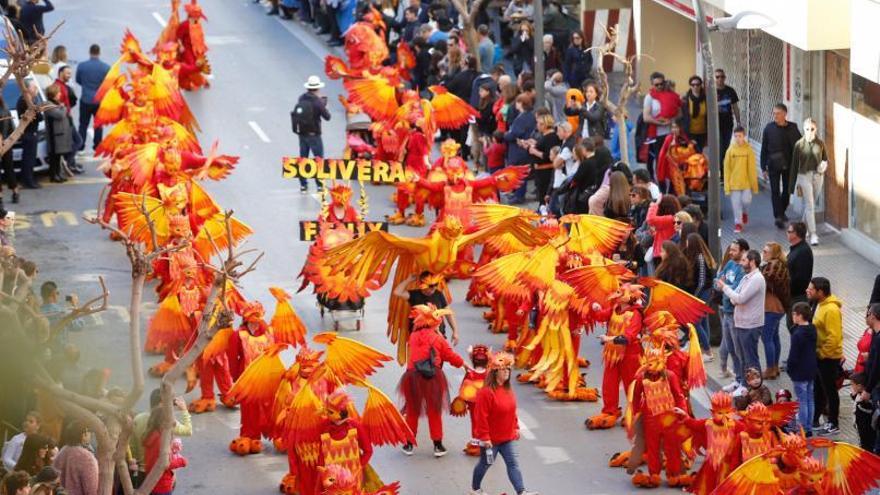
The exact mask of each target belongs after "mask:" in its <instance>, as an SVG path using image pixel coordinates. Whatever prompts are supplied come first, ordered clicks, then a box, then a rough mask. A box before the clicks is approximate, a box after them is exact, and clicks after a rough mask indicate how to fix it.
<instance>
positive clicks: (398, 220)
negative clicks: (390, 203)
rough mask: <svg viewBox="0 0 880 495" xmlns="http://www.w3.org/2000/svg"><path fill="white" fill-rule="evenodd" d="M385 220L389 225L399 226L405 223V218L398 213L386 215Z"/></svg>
mask: <svg viewBox="0 0 880 495" xmlns="http://www.w3.org/2000/svg"><path fill="white" fill-rule="evenodd" d="M387 219H388V223H390V224H391V225H401V224H403V223H404V222H406V217H404V216H403V214H401V213H400V212H399V211H396V212H394V214H393V215H388V217H387Z"/></svg>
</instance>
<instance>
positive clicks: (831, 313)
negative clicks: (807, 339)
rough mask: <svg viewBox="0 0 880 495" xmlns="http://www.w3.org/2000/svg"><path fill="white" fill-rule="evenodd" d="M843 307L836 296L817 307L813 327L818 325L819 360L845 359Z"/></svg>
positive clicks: (817, 350) (817, 349)
mask: <svg viewBox="0 0 880 495" xmlns="http://www.w3.org/2000/svg"><path fill="white" fill-rule="evenodd" d="M842 305H843V303H841V301H840V299H838V298H837V296H835V295H834V294H832V295H830V296H828V297H826V298H825V300H824V301H822V302H820V303H819V304H818V305H817V306H816V313H815V314H814V315H813V325H816V335H817V339H816V353H817V354H818V355H819V359H840V358H842V357H843V315H842V314H841V312H840V307H841V306H842Z"/></svg>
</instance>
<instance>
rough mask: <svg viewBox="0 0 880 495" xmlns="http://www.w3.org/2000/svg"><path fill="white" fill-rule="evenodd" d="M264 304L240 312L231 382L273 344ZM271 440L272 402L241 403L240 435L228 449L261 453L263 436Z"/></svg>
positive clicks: (231, 351)
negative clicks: (240, 322)
mask: <svg viewBox="0 0 880 495" xmlns="http://www.w3.org/2000/svg"><path fill="white" fill-rule="evenodd" d="M263 315H264V310H263V305H262V304H260V303H259V302H251V303H248V304H247V305H246V306H245V308H244V310H243V311H242V320H243V322H242V325H241V326H240V327H239V328H238V330H237V331H236V332H235V333H233V334H232V337H231V338H230V340H229V350H228V351H227V352H228V355H229V368H230V372H231V373H232V377H233V378H234V379H236V380H237V379H238V377H239V376H241V374H242V372H243V371H244V369H245V368H247V366H248V365H249V364H250V363H251V362H253V361H254V360H255V359H257V358H258V357H259V356H260V355H261V354H262V353H263V352H265V351H266V350H267V349H268V348H269V347H270V346H271V345H272V344H273V343H274V339H273V338H272V332H271V329H270V328H269V325H267V324H266V322H265V321H263ZM264 436H265V437H267V438H271V437H272V403H271V402H269V403H254V402H242V403H241V434H240V436H239V437H238V438H236V439H235V440H233V441H232V443H231V444H230V446H229V448H230V450H232V451H233V452H235V453H237V454H241V455H243V454H256V453H259V452H261V451H262V450H263V443H262V438H263V437H264Z"/></svg>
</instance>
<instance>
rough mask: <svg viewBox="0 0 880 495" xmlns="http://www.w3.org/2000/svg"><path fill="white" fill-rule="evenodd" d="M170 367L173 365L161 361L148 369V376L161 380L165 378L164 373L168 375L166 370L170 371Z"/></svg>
mask: <svg viewBox="0 0 880 495" xmlns="http://www.w3.org/2000/svg"><path fill="white" fill-rule="evenodd" d="M172 366H174V363H169V362H168V361H162V362H161V363H159V364H155V365H153V366H151V367H150V376H154V377H156V378H161V377H163V376H165V373H168V370H170V369H171V367H172Z"/></svg>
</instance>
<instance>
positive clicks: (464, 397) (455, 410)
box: [449, 344, 492, 456]
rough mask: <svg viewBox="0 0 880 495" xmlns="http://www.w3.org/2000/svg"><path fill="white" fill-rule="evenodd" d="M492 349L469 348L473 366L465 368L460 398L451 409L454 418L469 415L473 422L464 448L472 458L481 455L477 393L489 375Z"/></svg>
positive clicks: (478, 346)
mask: <svg viewBox="0 0 880 495" xmlns="http://www.w3.org/2000/svg"><path fill="white" fill-rule="evenodd" d="M491 352H492V351H491V349H489V347H488V346H486V345H484V344H478V345H475V346H472V347H470V348H468V354H469V355H470V358H471V365H470V366H465V372H464V378H463V379H462V380H461V386H460V387H459V388H458V397H456V398H455V400H453V401H452V404H451V405H450V407H449V410H450V413H451V414H452V415H453V416H464V415H465V414H467V415H468V416H469V417H470V421H471V439H470V441H468V443H467V445H465V447H464V449H463V450H464V453H465V454H467V455H470V456H478V455H480V441H479V440H477V438H476V430H475V426H474V425H475V423H474V405H475V404H476V399H477V392H479V391H480V389H481V388H483V385H484V383H485V381H486V375H488V374H489V368H488V365H489V354H490V353H491Z"/></svg>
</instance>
